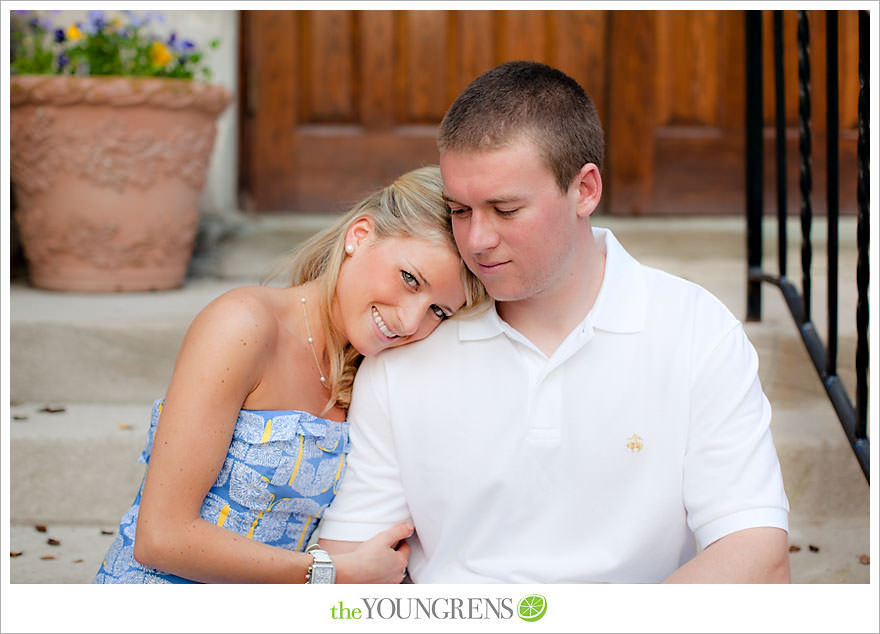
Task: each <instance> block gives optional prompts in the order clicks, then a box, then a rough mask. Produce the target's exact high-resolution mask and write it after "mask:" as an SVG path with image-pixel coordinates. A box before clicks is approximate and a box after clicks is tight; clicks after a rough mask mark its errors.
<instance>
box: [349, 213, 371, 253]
mask: <svg viewBox="0 0 880 634" xmlns="http://www.w3.org/2000/svg"><path fill="white" fill-rule="evenodd" d="M375 228H376V225H375V222H373V219H372V218H371V217H370V216H360V217H359V218H357V219H356V220H355V221H354V222H352V223H351V224H350V225H348V230H346V232H345V244H346V245H349V244H350V245H351V246H353V247H354V248H355V249H356V248H358V246H360V245H361V244H362V243H363V242H364V240H368V239H369V238H370V237H372V235H373V232H374V231H375Z"/></svg>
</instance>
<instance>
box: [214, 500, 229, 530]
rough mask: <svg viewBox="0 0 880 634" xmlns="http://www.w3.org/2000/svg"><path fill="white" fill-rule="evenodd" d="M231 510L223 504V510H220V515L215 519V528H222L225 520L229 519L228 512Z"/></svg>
mask: <svg viewBox="0 0 880 634" xmlns="http://www.w3.org/2000/svg"><path fill="white" fill-rule="evenodd" d="M230 510H232V509H230V508H229V505H228V504H224V505H223V508H222V509H220V515H219V516H218V517H217V526H223V525H224V524H225V523H226V518H227V517H229V511H230Z"/></svg>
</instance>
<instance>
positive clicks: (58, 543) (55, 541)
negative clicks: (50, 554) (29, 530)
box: [46, 537, 61, 546]
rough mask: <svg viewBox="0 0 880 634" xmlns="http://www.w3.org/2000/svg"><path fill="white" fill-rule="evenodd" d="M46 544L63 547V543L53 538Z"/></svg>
mask: <svg viewBox="0 0 880 634" xmlns="http://www.w3.org/2000/svg"><path fill="white" fill-rule="evenodd" d="M46 543H47V544H49V545H50V546H60V545H61V542H59V541H58V540H57V539H54V538H52V537H50V538H49V539H47V540H46Z"/></svg>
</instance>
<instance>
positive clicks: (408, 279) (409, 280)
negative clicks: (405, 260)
mask: <svg viewBox="0 0 880 634" xmlns="http://www.w3.org/2000/svg"><path fill="white" fill-rule="evenodd" d="M400 277H402V278H403V283H404V284H406V285H407V286H412V287H418V285H419V281H418V280H417V279H416V276H415V275H413V274H412V273H409V272H408V271H401V272H400Z"/></svg>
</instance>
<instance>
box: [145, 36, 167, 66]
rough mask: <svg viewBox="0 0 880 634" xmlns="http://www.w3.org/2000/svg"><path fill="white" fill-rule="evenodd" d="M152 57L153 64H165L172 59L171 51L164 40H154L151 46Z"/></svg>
mask: <svg viewBox="0 0 880 634" xmlns="http://www.w3.org/2000/svg"><path fill="white" fill-rule="evenodd" d="M150 59H152V60H153V65H155V66H164V65H165V64H167V63H168V62H170V61H171V53H169V52H168V49H167V48H165V45H164V44H162V42H153V45H152V46H151V47H150Z"/></svg>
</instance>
